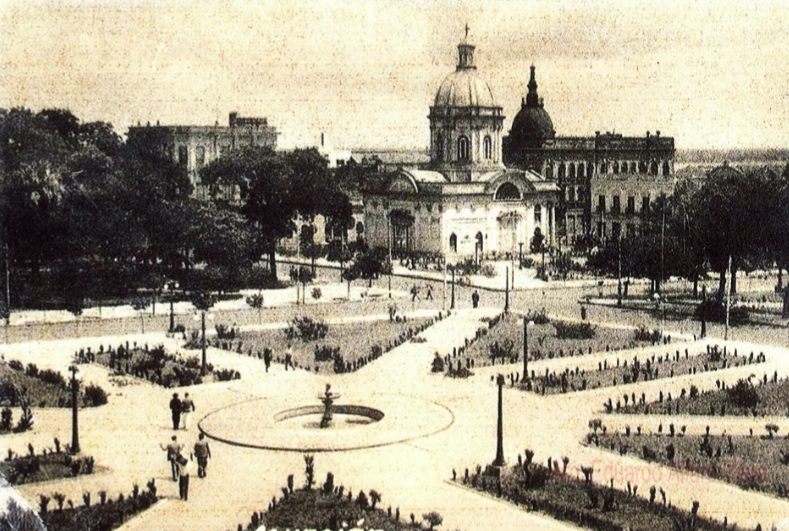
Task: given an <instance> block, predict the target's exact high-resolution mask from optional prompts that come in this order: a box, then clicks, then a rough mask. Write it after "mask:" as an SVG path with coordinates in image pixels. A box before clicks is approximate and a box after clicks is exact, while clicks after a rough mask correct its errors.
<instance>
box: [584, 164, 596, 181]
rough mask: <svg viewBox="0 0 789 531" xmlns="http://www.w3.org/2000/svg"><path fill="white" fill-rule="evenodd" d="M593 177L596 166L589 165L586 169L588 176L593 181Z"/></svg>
mask: <svg viewBox="0 0 789 531" xmlns="http://www.w3.org/2000/svg"><path fill="white" fill-rule="evenodd" d="M593 175H594V164H589V165H588V166H587V167H586V176H587V177H589V178H590V179H591V178H592V176H593Z"/></svg>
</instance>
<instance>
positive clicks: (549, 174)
mask: <svg viewBox="0 0 789 531" xmlns="http://www.w3.org/2000/svg"><path fill="white" fill-rule="evenodd" d="M545 178H546V179H553V164H547V165H546V166H545Z"/></svg>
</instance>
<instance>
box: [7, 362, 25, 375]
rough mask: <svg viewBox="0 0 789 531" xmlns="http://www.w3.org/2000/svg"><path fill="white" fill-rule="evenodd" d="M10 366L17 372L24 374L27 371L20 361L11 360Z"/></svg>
mask: <svg viewBox="0 0 789 531" xmlns="http://www.w3.org/2000/svg"><path fill="white" fill-rule="evenodd" d="M8 366H9V367H11V368H12V369H14V370H15V371H19V372H22V371H24V370H25V366H24V365H23V364H22V362H21V361H19V360H11V361H9V362H8Z"/></svg>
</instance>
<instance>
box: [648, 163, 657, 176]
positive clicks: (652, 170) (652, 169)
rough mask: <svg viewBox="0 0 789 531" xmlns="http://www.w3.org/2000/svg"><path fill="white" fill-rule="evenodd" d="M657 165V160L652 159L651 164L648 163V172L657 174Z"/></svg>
mask: <svg viewBox="0 0 789 531" xmlns="http://www.w3.org/2000/svg"><path fill="white" fill-rule="evenodd" d="M657 170H658V165H657V161H655V160H653V161H652V164H650V165H649V173H650V174H651V175H657Z"/></svg>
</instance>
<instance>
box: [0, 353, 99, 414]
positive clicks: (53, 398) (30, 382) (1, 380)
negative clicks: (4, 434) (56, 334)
mask: <svg viewBox="0 0 789 531" xmlns="http://www.w3.org/2000/svg"><path fill="white" fill-rule="evenodd" d="M106 403H107V394H106V393H105V392H104V391H103V390H102V389H101V388H100V387H98V386H95V385H91V384H88V385H87V386H85V387H82V388H81V389H80V406H82V407H95V406H101V405H104V404H106ZM22 404H28V405H30V406H33V407H71V386H70V383H69V382H67V381H66V379H65V378H64V377H63V375H62V374H61V373H59V372H56V371H53V370H50V369H39V368H38V367H37V366H36V365H35V364H33V363H28V364H27V365H26V366H24V365H23V364H22V363H21V362H19V361H17V360H11V361H9V362H8V363H0V405H3V406H8V407H16V406H19V405H22ZM0 429H2V428H0Z"/></svg>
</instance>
